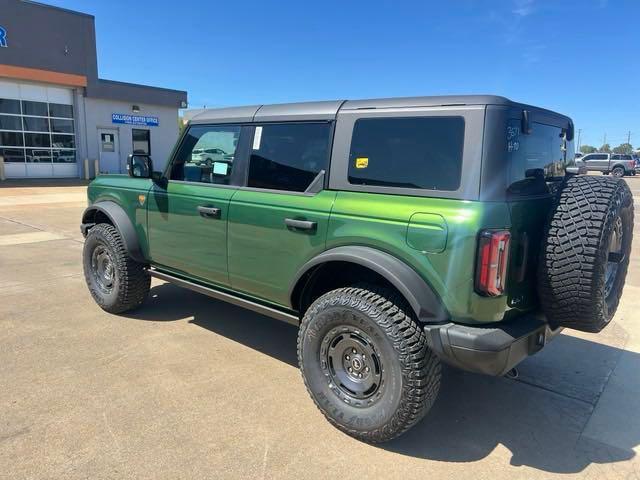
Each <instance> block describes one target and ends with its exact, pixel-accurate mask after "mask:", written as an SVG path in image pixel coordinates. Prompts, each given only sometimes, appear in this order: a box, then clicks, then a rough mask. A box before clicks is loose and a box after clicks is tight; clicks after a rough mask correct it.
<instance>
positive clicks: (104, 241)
mask: <svg viewBox="0 0 640 480" xmlns="http://www.w3.org/2000/svg"><path fill="white" fill-rule="evenodd" d="M97 248H100V249H101V250H106V253H107V254H108V255H110V258H111V260H112V262H113V268H112V271H113V284H112V288H111V289H110V291H105V290H104V289H102V288H101V286H100V283H99V282H98V280H97V278H96V273H95V271H94V268H93V267H92V256H93V254H94V251H95V250H96V249H97ZM83 267H84V278H85V280H86V282H87V287H88V288H89V292H90V293H91V296H92V297H93V299H94V300H95V301H96V303H97V304H98V305H99V306H100V308H102V309H103V310H105V311H107V312H109V313H123V312H126V311H128V310H132V309H134V308H136V307H138V306H139V305H140V304H142V302H144V300H145V298H146V297H147V294H148V293H149V287H150V286H151V277H150V276H149V274H148V272H147V271H146V269H145V266H144V265H143V264H141V263H138V262H136V261H134V260H133V259H131V257H129V255H128V254H127V250H126V248H125V246H124V242H123V240H122V237H121V236H120V233H119V232H118V230H117V229H116V228H115V227H114V226H112V225H109V224H106V223H100V224H98V225H96V226H94V227H93V228H91V229H90V230H89V233H88V234H87V238H86V239H85V242H84V249H83Z"/></svg>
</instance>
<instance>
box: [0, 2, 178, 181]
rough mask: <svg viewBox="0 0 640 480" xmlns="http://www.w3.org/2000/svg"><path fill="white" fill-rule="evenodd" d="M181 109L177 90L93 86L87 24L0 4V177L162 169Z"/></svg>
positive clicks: (41, 8) (91, 25) (90, 20)
mask: <svg viewBox="0 0 640 480" xmlns="http://www.w3.org/2000/svg"><path fill="white" fill-rule="evenodd" d="M131 5H132V6H133V4H131ZM132 8H133V7H132ZM123 13H124V12H123ZM132 13H133V12H132ZM128 52H129V51H128V50H127V49H126V48H125V46H124V45H123V55H128V54H130V53H128ZM186 107H187V93H186V92H183V91H178V90H170V89H166V88H158V87H150V86H146V85H137V84H132V83H124V82H118V81H113V80H104V79H101V78H98V62H97V54H96V35H95V22H94V17H92V16H91V15H87V14H84V13H79V12H74V11H70V10H64V9H61V8H57V7H52V6H49V5H43V4H40V3H35V2H31V1H26V0H0V156H2V157H3V158H4V173H5V176H6V178H30V177H33V178H51V177H83V176H85V173H88V174H89V176H93V175H95V173H96V172H95V171H94V170H95V165H96V163H97V165H98V169H99V173H125V172H126V159H127V156H128V155H129V154H130V153H134V152H135V153H147V154H150V155H151V156H152V157H153V159H154V164H155V165H159V166H160V167H162V166H163V165H164V164H165V163H166V161H167V158H168V156H169V154H170V152H171V150H172V148H173V146H174V143H175V141H176V139H177V138H178V109H180V108H186ZM86 159H88V160H89V162H88V164H89V171H88V172H85V160H86ZM96 160H97V162H95V161H96Z"/></svg>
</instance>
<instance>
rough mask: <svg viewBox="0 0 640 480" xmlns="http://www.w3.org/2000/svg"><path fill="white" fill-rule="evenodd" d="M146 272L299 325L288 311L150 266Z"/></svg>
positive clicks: (297, 319)
mask: <svg viewBox="0 0 640 480" xmlns="http://www.w3.org/2000/svg"><path fill="white" fill-rule="evenodd" d="M148 272H149V275H151V276H152V277H155V278H158V279H160V280H164V281H165V282H169V283H173V284H174V285H177V286H179V287H183V288H187V289H189V290H193V291H194V292H198V293H202V294H204V295H207V296H209V297H212V298H215V299H216V300H222V301H223V302H227V303H231V304H233V305H237V306H239V307H243V308H246V309H247V310H252V311H254V312H257V313H261V314H262V315H266V316H268V317H271V318H275V319H277V320H282V321H283V322H287V323H290V324H292V325H295V326H298V325H300V319H299V318H298V317H296V316H295V315H292V314H290V313H286V312H283V311H281V310H278V309H276V308H272V307H267V306H265V305H262V304H260V303H257V302H253V301H251V300H245V299H244V298H240V297H236V296H235V295H231V294H229V293H226V292H222V291H220V290H216V289H214V288H211V287H205V286H203V285H200V284H198V283H194V282H190V281H189V280H184V279H182V278H178V277H174V276H173V275H170V274H168V273H164V272H159V271H158V270H156V269H153V268H150V269H149V270H148Z"/></svg>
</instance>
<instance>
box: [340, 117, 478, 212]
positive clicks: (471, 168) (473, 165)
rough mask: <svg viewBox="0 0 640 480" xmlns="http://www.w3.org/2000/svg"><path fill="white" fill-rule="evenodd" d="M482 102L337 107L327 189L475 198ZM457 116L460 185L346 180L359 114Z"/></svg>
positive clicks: (459, 198) (463, 198)
mask: <svg viewBox="0 0 640 480" xmlns="http://www.w3.org/2000/svg"><path fill="white" fill-rule="evenodd" d="M485 107H486V105H464V106H462V105H447V106H437V107H393V108H375V109H366V110H365V109H362V110H341V111H340V112H338V117H337V122H336V136H335V139H334V143H333V149H332V152H331V158H332V163H331V165H330V170H329V175H328V176H329V189H331V190H340V191H347V192H360V193H376V194H386V195H405V196H414V197H428V198H449V199H458V200H477V199H478V198H479V196H480V175H481V171H482V154H483V152H482V149H483V143H484V121H485ZM412 117H418V118H420V117H461V118H462V119H463V121H464V126H465V128H464V137H463V146H462V165H461V173H460V185H459V187H458V189H456V190H432V189H423V188H405V187H389V186H381V185H358V184H351V183H350V182H349V154H350V152H351V141H352V139H353V130H354V127H355V123H356V121H357V120H359V119H361V118H385V119H391V118H412Z"/></svg>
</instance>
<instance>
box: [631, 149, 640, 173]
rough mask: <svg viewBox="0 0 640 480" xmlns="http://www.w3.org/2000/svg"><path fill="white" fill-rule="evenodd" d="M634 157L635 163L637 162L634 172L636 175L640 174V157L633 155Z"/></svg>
mask: <svg viewBox="0 0 640 480" xmlns="http://www.w3.org/2000/svg"><path fill="white" fill-rule="evenodd" d="M631 156H632V157H633V160H634V162H636V166H635V167H634V171H635V172H636V173H640V157H639V156H638V155H636V154H635V153H634V154H633V155H631Z"/></svg>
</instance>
